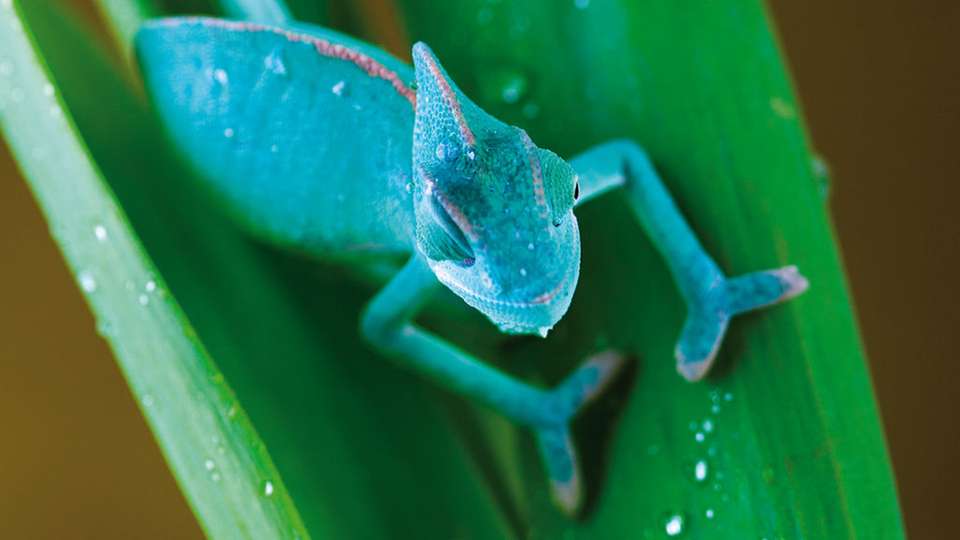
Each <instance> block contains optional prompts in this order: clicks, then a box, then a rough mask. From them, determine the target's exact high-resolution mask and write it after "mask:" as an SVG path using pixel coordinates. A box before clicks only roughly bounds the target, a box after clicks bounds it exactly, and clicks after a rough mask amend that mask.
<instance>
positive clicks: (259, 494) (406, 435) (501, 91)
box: [0, 0, 902, 538]
mask: <svg viewBox="0 0 960 540" xmlns="http://www.w3.org/2000/svg"><path fill="white" fill-rule="evenodd" d="M174 3H176V2H157V5H161V4H163V5H172V4H174ZM101 4H102V7H103V8H104V9H103V13H105V14H106V15H107V19H108V21H109V22H110V25H109V26H110V27H111V28H112V29H113V32H114V35H115V36H118V38H119V39H120V40H121V46H120V47H119V48H120V49H121V50H126V49H127V48H128V47H127V45H125V43H126V40H128V39H129V36H130V35H132V32H133V29H134V28H135V26H136V23H137V21H139V19H140V18H141V17H142V16H145V14H148V13H152V11H150V10H148V9H145V8H146V7H149V3H148V2H146V1H144V0H136V1H133V0H131V1H130V2H128V3H125V2H123V1H121V0H101ZM401 4H402V5H403V7H404V8H405V13H404V19H405V20H406V21H407V23H408V24H409V25H410V35H412V36H413V37H415V38H417V39H424V40H426V41H427V42H428V43H430V44H431V46H433V47H434V49H435V50H436V51H437V53H438V54H439V55H440V57H441V59H442V60H443V62H444V65H445V66H446V67H447V68H448V69H449V70H450V72H451V74H452V75H453V76H454V78H455V79H456V80H457V81H458V83H459V84H460V85H461V86H462V87H463V88H464V89H465V90H466V91H467V92H468V93H469V94H470V95H471V96H472V97H473V98H475V99H476V101H477V102H478V103H480V104H482V105H483V106H484V107H486V108H487V109H488V110H489V111H491V112H493V113H495V114H497V115H498V116H500V117H501V118H502V119H504V120H506V121H508V122H511V123H515V124H518V125H521V126H523V127H525V128H526V129H528V131H530V133H531V135H532V136H533V137H534V139H535V140H536V141H537V142H538V143H539V144H540V145H542V146H546V147H549V148H551V149H553V150H555V151H557V152H559V153H561V154H565V155H570V154H572V153H575V152H577V151H579V150H582V149H585V148H587V147H589V146H590V145H592V144H595V143H597V142H600V141H602V140H605V139H607V138H611V137H621V136H626V137H632V138H635V139H637V140H638V141H640V142H641V143H643V144H644V145H645V146H646V147H647V148H648V149H649V150H650V154H651V155H652V156H653V158H654V160H655V162H656V164H657V165H658V167H659V168H660V170H661V171H662V173H663V174H664V176H665V178H666V181H667V182H668V184H669V185H670V187H671V189H672V190H673V192H674V194H675V195H676V197H677V199H678V201H679V203H680V205H681V207H682V208H683V210H684V211H685V213H686V215H687V216H688V217H689V219H690V220H691V222H692V224H693V226H694V228H695V229H696V231H697V232H698V233H699V234H700V235H701V238H702V239H703V241H704V243H705V244H706V245H707V247H708V248H709V250H710V251H711V253H713V254H714V255H715V256H716V257H717V259H718V260H719V262H720V264H721V266H722V267H723V268H724V269H725V270H727V271H728V272H729V273H731V274H738V273H742V272H746V271H750V270H757V269H762V268H768V267H773V266H779V265H783V264H787V263H796V264H799V265H800V267H801V269H802V270H803V271H804V273H805V274H806V275H807V276H808V277H809V278H810V280H811V283H812V289H811V290H810V292H808V293H807V294H806V295H805V296H803V297H801V298H798V299H796V300H794V301H792V302H791V303H789V304H787V305H785V306H781V307H777V308H775V309H771V310H768V311H764V312H760V313H757V314H753V315H750V316H747V317H741V318H740V319H738V320H736V321H735V322H734V324H733V326H732V328H731V331H730V334H729V336H728V339H727V341H726V343H725V345H724V348H723V350H722V352H721V357H720V360H719V366H718V369H717V372H716V373H715V374H713V375H712V376H711V378H709V379H708V380H707V381H706V382H704V383H701V384H698V385H689V384H687V383H684V382H683V381H682V380H681V379H680V378H679V376H677V375H676V374H675V372H674V369H673V360H672V347H673V342H674V339H675V337H676V334H677V333H678V331H679V328H680V325H681V323H682V320H683V316H684V308H683V305H682V303H681V301H680V298H679V295H678V294H677V293H676V292H675V289H674V287H673V284H672V283H671V281H670V279H669V275H668V274H667V272H666V268H665V267H664V265H663V263H662V261H660V260H659V258H658V257H657V256H656V254H655V252H654V251H653V249H652V247H651V245H650V244H649V242H648V241H647V240H646V238H644V237H643V234H642V232H641V230H640V228H639V227H638V225H637V224H636V223H635V221H634V220H633V219H632V217H631V215H630V214H629V211H628V210H627V208H626V207H625V205H624V204H623V203H622V202H620V201H619V200H618V199H617V198H616V197H612V196H608V197H606V198H605V199H602V200H599V201H597V202H595V203H591V204H590V205H588V206H587V207H585V208H584V209H583V211H582V212H578V213H579V214H580V223H581V227H582V239H583V242H584V246H583V255H584V259H583V268H582V272H581V276H582V277H581V285H580V288H579V291H578V293H577V295H576V297H575V299H574V305H573V308H572V310H571V312H570V314H568V316H567V317H566V318H565V320H564V321H562V322H561V324H560V325H559V326H558V327H557V328H556V329H555V330H554V332H553V333H552V334H551V338H550V339H549V340H546V341H541V340H533V339H526V340H517V339H513V340H504V339H503V337H502V336H500V335H498V334H496V332H495V331H494V330H492V329H490V328H489V325H485V323H484V322H483V320H482V319H481V318H480V317H478V316H476V315H475V314H473V315H468V316H467V318H463V317H453V316H451V317H448V316H447V315H448V313H454V312H455V311H456V310H450V309H449V306H447V305H446V304H444V303H443V302H442V301H441V302H440V303H439V305H438V307H437V309H436V310H433V311H434V316H433V317H432V318H431V321H430V322H431V323H432V326H434V327H435V328H437V329H438V330H439V331H441V332H443V333H445V335H453V336H457V339H458V341H462V342H463V343H466V344H468V345H469V348H470V349H471V350H473V351H475V352H477V353H478V354H481V355H482V356H483V357H484V358H491V359H493V360H495V361H496V362H497V363H499V364H501V365H503V366H505V367H506V368H508V369H509V370H511V371H513V372H515V373H518V374H521V375H522V376H524V377H526V378H528V379H532V380H539V381H542V382H544V383H552V382H555V381H557V380H559V379H560V378H561V377H562V376H563V375H564V374H565V373H567V372H569V370H570V369H572V367H573V366H574V365H576V364H577V363H578V362H579V360H581V359H582V357H583V356H584V355H585V354H587V353H588V352H590V351H593V350H596V349H598V348H600V347H605V346H615V347H618V348H622V349H625V350H627V351H631V352H634V353H636V355H637V357H638V360H637V362H636V369H635V370H634V373H633V374H632V376H627V377H625V378H624V379H623V380H622V381H621V383H620V384H619V386H618V387H617V388H616V389H615V390H614V392H613V393H612V394H611V395H610V396H608V397H607V398H606V399H604V400H602V401H600V402H599V403H598V404H597V405H596V406H595V407H594V408H593V410H592V411H589V412H588V414H587V415H586V416H585V417H583V418H581V420H580V421H579V422H578V425H577V432H578V433H577V436H578V444H579V445H580V448H581V451H582V452H581V454H582V459H583V462H584V465H585V479H586V481H587V483H588V493H589V501H588V508H587V511H586V513H585V515H584V516H583V517H582V518H581V519H579V520H576V521H571V520H569V519H567V518H564V517H562V516H561V515H560V514H559V513H558V512H557V511H556V510H555V509H554V508H553V507H552V506H551V505H550V504H549V502H548V495H547V492H546V484H545V482H544V478H543V473H542V471H541V470H540V467H541V465H540V463H539V460H538V459H537V457H536V456H535V454H534V451H533V447H532V443H531V441H530V439H529V437H528V436H527V435H526V434H524V435H522V436H519V437H518V436H517V434H518V433H520V432H518V431H517V430H515V429H514V428H513V427H511V426H509V425H507V424H506V423H505V422H503V421H502V420H500V419H498V418H495V417H493V416H491V415H489V414H488V413H486V412H483V411H476V410H474V408H473V407H472V406H470V405H467V404H465V403H463V402H462V401H461V400H459V399H457V398H455V397H452V396H449V395H446V394H444V393H442V392H439V391H437V390H436V389H435V388H433V387H432V386H431V385H429V384H428V383H425V382H423V381H421V380H420V379H418V378H416V377H414V376H412V375H410V374H407V373H404V372H401V371H399V370H398V369H396V368H395V367H393V366H392V365H391V364H389V363H387V362H385V361H384V360H383V359H382V358H381V357H379V356H377V355H375V354H373V353H372V352H371V351H370V350H369V349H368V348H367V347H366V346H365V345H363V344H362V343H361V341H360V340H359V339H358V337H357V333H356V321H357V315H358V313H359V310H360V308H361V306H362V305H363V303H364V302H365V301H366V300H367V299H369V297H370V294H371V291H372V288H371V287H368V286H365V285H364V284H362V283H356V282H355V281H352V280H350V279H349V278H348V276H345V275H343V274H342V273H340V272H339V271H338V270H336V269H333V268H330V267H326V266H322V265H317V264H316V263H315V262H313V261H306V260H302V259H299V258H296V257H294V256H290V255H283V254H280V253H277V252H274V251H271V250H270V249H268V248H266V247H264V246H259V245H255V244H253V243H251V242H250V241H249V240H248V239H247V238H245V237H243V236H241V235H240V234H239V233H238V232H237V231H236V230H235V228H234V227H233V226H232V224H230V223H229V222H227V221H226V220H225V219H224V218H223V217H222V216H220V215H219V214H218V212H217V210H216V208H215V205H213V204H211V203H210V201H208V200H207V199H206V198H205V197H204V196H203V195H201V194H200V193H198V192H197V190H196V189H195V187H196V183H195V182H194V181H193V180H192V178H191V172H190V171H189V170H185V169H184V167H183V165H182V164H181V163H179V162H178V160H177V159H176V158H175V156H174V155H173V154H172V152H171V151H170V149H169V147H168V145H167V144H166V142H165V140H164V139H163V137H162V136H161V133H160V132H159V128H158V125H157V123H156V122H155V121H154V119H153V118H152V116H151V115H150V113H149V111H148V108H147V106H146V104H145V103H143V102H142V99H141V97H140V95H139V94H138V92H137V90H136V89H135V88H134V87H131V85H130V83H129V80H128V79H125V78H124V75H123V74H122V72H121V69H120V68H118V67H116V66H114V65H112V64H111V63H110V62H109V61H108V60H107V54H106V53H105V51H102V50H100V49H98V48H97V47H96V46H95V45H94V44H95V40H94V39H93V37H92V36H91V35H90V34H89V32H88V31H86V30H84V29H81V28H78V27H77V26H75V25H76V22H75V19H74V18H73V17H69V16H67V17H64V16H63V13H62V9H63V8H57V7H52V6H51V4H50V3H47V2H24V3H23V6H22V7H24V8H27V9H26V11H27V13H26V15H27V17H26V19H20V18H19V17H18V16H17V14H16V13H14V12H13V11H11V10H9V9H6V8H4V7H2V6H5V5H6V4H5V3H4V2H3V1H0V28H4V31H3V32H0V129H2V131H3V134H4V136H5V139H6V140H7V142H8V144H10V146H11V148H12V149H13V151H14V154H15V155H16V157H17V159H18V162H19V163H20V166H21V168H22V169H23V171H24V175H25V176H26V177H27V179H28V181H29V182H30V185H31V187H32V188H33V190H34V192H35V194H36V196H37V198H38V200H39V201H40V204H41V206H42V208H43V210H44V212H45V213H46V215H47V219H48V220H49V222H50V224H51V230H52V231H53V233H54V236H55V239H56V240H57V242H58V243H59V244H60V246H61V248H62V249H63V251H64V254H65V257H66V259H67V262H68V264H69V265H70V266H71V268H72V269H73V271H74V272H75V273H76V275H77V276H78V282H79V284H80V286H81V288H85V289H87V291H86V296H87V298H88V300H89V301H90V304H91V307H92V309H93V311H94V312H95V314H96V315H97V319H98V322H99V327H100V330H101V332H102V333H103V335H104V336H105V337H106V338H107V339H108V340H109V342H110V343H111V346H112V347H113V348H114V351H115V353H116V355H117V360H118V363H119V364H120V366H121V367H122V369H123V370H124V373H125V374H126V376H127V378H128V381H129V384H130V386H131V389H132V391H133V393H134V395H136V396H137V398H138V400H139V401H140V403H141V407H142V409H143V411H144V414H145V417H146V418H147V421H148V423H149V424H150V426H151V428H152V429H153V431H154V433H155V435H156V437H157V440H158V443H159V444H160V446H161V448H162V449H163V451H164V454H165V455H166V457H167V460H168V462H169V464H170V466H171V470H172V471H173V473H174V475H175V476H176V478H177V479H178V482H179V483H180V486H181V488H182V489H183V491H184V494H185V496H186V498H187V500H188V501H189V503H190V504H191V506H192V507H193V509H194V511H195V512H196V514H197V517H198V519H199V521H200V523H201V525H202V526H203V527H204V529H205V530H206V532H207V533H208V534H209V535H210V536H212V537H235V536H241V537H252V538H274V537H294V536H300V537H305V536H307V528H308V529H309V532H310V533H311V534H313V535H315V536H317V537H331V538H397V537H413V538H451V537H471V538H506V537H517V536H522V537H536V538H577V537H582V538H635V537H660V536H663V535H666V534H667V532H668V529H667V526H668V525H670V527H671V529H670V530H671V531H675V528H677V527H678V526H679V528H681V529H682V534H684V535H685V537H700V538H744V537H747V538H749V537H754V538H763V537H766V538H780V537H783V538H793V537H812V538H833V537H845V536H846V537H850V536H856V537H864V538H898V537H902V528H901V524H900V517H899V510H898V508H897V501H896V496H895V492H894V487H893V481H892V477H891V474H890V466H889V462H888V459H887V455H886V451H885V448H884V444H883V438H882V433H881V431H880V426H879V422H878V420H877V413H876V409H875V405H874V402H873V395H872V391H871V388H870V383H869V376H868V373H867V371H866V369H865V365H864V358H863V353H862V351H861V348H860V345H859V340H858V337H857V332H856V327H855V323H854V319H853V316H852V309H851V306H850V300H849V296H848V293H847V291H846V287H845V284H844V280H843V274H842V269H841V267H840V263H839V259H838V257H837V253H836V248H835V246H834V243H833V238H832V234H831V230H830V225H829V220H828V217H827V214H826V212H825V209H824V207H823V201H822V197H821V186H820V185H819V183H818V178H817V176H816V174H815V172H814V165H813V160H812V156H811V154H810V151H809V147H808V144H807V141H806V138H805V135H804V131H803V126H802V123H801V121H800V117H801V115H800V112H799V108H798V106H797V105H796V101H795V99H794V98H793V94H792V90H791V88H790V84H789V80H788V78H787V76H786V74H785V71H784V69H783V66H782V60H781V55H780V53H779V51H778V49H777V46H776V42H775V39H774V36H773V35H772V33H771V31H770V29H769V27H768V23H767V19H766V16H765V14H764V11H763V9H762V6H761V5H760V3H759V2H757V1H755V0H754V1H748V2H741V1H738V0H717V1H715V2H709V3H700V4H697V5H696V6H690V5H687V4H683V5H682V6H681V5H680V4H678V3H676V2H671V1H670V0H643V1H640V2H626V1H624V0H620V1H610V2H603V1H600V0H592V1H590V2H588V1H581V0H577V1H576V2H552V1H547V0H530V1H527V2H522V3H520V2H516V3H514V2H496V3H493V2H485V1H480V0H465V1H461V2H440V3H438V2H426V1H423V0H404V1H403V2H401ZM307 5H311V4H309V3H307V2H306V0H304V1H303V2H297V3H295V5H293V7H294V10H293V11H294V13H298V14H301V13H302V12H301V9H302V8H301V6H307ZM57 10H60V11H57ZM131 10H133V11H131ZM130 14H132V16H130ZM21 20H25V23H23V24H22V23H21V22H20V21H21ZM23 26H25V27H26V30H27V31H26V33H24V32H20V31H9V32H8V31H7V30H6V29H7V28H21V27H23ZM381 26H382V25H377V24H367V25H366V27H368V28H381ZM450 28H456V29H457V31H456V32H451V31H449V29H450ZM51 74H52V75H53V77H51ZM48 85H49V86H48ZM118 202H119V204H118ZM101 227H102V228H101ZM638 278H640V279H638ZM149 283H153V285H152V286H151V285H148V284H149ZM148 289H149V290H148ZM181 307H182V310H181ZM437 314H439V316H438V315H437ZM188 321H189V322H188ZM207 351H209V353H210V354H209V355H208V354H207ZM211 357H212V358H215V359H216V360H217V364H216V365H215V364H214V363H213V361H212V360H211ZM241 406H242V407H241ZM244 411H246V413H245V412H244ZM247 414H249V420H248V417H247ZM251 420H252V422H253V425H256V427H257V432H259V435H260V436H259V437H258V435H257V432H254V429H253V427H252V425H251V423H250V421H251ZM698 433H699V434H700V435H698ZM698 439H702V442H701V441H699V440H698ZM267 449H269V454H268V452H267ZM210 463H212V467H211V466H210ZM699 463H702V465H699V466H698V464H699ZM274 464H275V465H274ZM281 477H282V480H281ZM698 477H702V480H700V479H699V478H698ZM267 482H270V484H269V487H268V484H267ZM294 501H295V502H296V508H294ZM298 511H299V513H298ZM708 511H709V512H710V514H709V516H708ZM299 516H302V519H303V521H302V523H301V521H300V517H299ZM678 520H682V523H681V521H678Z"/></svg>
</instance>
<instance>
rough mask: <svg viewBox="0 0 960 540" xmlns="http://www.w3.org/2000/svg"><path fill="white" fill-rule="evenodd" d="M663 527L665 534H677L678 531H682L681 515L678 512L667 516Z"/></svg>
mask: <svg viewBox="0 0 960 540" xmlns="http://www.w3.org/2000/svg"><path fill="white" fill-rule="evenodd" d="M663 529H664V531H666V533H667V536H679V535H680V533H682V532H683V516H681V515H680V514H673V515H671V516H669V517H668V518H667V521H666V523H665V524H664V526H663Z"/></svg>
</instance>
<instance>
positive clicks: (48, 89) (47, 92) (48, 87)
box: [43, 83, 53, 97]
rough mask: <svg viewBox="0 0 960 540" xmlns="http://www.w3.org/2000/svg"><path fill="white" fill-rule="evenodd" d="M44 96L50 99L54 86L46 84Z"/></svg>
mask: <svg viewBox="0 0 960 540" xmlns="http://www.w3.org/2000/svg"><path fill="white" fill-rule="evenodd" d="M43 95H45V96H47V97H50V96H52V95H53V85H52V84H50V83H46V84H44V85H43Z"/></svg>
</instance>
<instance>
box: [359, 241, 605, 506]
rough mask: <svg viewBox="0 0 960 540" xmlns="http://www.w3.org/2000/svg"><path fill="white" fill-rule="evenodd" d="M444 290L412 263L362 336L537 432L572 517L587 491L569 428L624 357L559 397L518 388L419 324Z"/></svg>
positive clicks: (579, 375) (378, 303)
mask: <svg viewBox="0 0 960 540" xmlns="http://www.w3.org/2000/svg"><path fill="white" fill-rule="evenodd" d="M439 286H440V284H439V282H438V281H437V279H436V277H435V276H434V274H433V272H431V271H430V268H429V267H428V266H427V264H426V262H425V261H424V260H423V258H422V256H421V255H419V254H417V255H414V256H413V257H411V259H410V261H409V262H408V263H407V264H406V265H405V266H404V267H403V269H402V270H400V272H399V273H398V274H397V275H396V276H395V277H394V278H393V279H392V280H391V281H390V282H389V283H388V284H387V285H386V286H385V287H384V288H383V289H382V290H381V291H380V292H379V293H377V295H376V296H375V297H374V298H373V300H371V301H370V303H369V305H368V306H367V308H366V310H365V311H364V314H363V317H362V321H361V330H362V333H363V335H364V337H365V338H366V339H367V340H368V341H369V342H370V343H371V344H372V345H373V346H374V347H376V348H377V349H378V350H380V351H381V352H382V353H383V354H385V355H387V356H389V357H391V358H392V359H394V360H396V361H398V362H400V363H401V364H403V365H406V366H409V367H411V368H413V369H415V370H416V371H418V372H420V373H422V374H423V375H426V376H427V377H428V378H430V379H431V380H433V381H434V382H436V383H438V384H440V385H441V386H443V387H445V388H447V389H449V390H452V391H454V392H457V393H459V394H463V395H465V396H468V397H471V398H473V399H474V400H476V401H478V402H480V403H482V404H483V405H486V406H487V407H489V408H491V409H493V410H495V411H497V412H499V413H500V414H503V415H504V416H506V417H508V418H510V419H511V420H513V421H514V422H517V423H519V424H522V425H524V426H526V427H530V428H532V429H533V430H534V433H535V435H536V438H537V444H538V447H539V449H540V454H541V455H542V456H543V459H544V463H545V466H546V470H547V474H548V476H549V479H550V485H551V492H552V495H553V498H554V501H555V502H556V503H557V504H558V505H559V506H560V507H561V508H562V509H563V510H564V511H566V512H567V513H573V512H575V511H576V509H577V508H578V506H579V503H580V497H581V495H580V492H581V490H580V480H579V474H578V470H577V461H576V453H575V450H574V447H573V443H572V441H571V439H570V433H569V422H570V420H571V418H572V417H573V416H575V415H576V413H577V412H578V411H579V410H580V409H581V408H582V406H583V405H584V404H585V403H586V402H588V401H589V400H590V399H591V398H592V397H594V396H596V395H597V394H598V393H599V392H601V391H602V390H603V388H604V387H605V386H606V385H607V383H608V382H609V381H610V380H611V379H612V377H613V375H614V374H615V373H616V371H617V370H618V368H619V367H620V365H621V357H620V356H619V355H617V354H614V353H602V354H600V355H597V356H595V357H593V358H591V359H589V360H588V361H587V362H585V363H584V364H583V365H582V366H581V367H580V368H579V369H577V370H576V371H575V372H574V373H573V374H571V375H570V376H569V377H568V378H567V379H566V380H565V381H563V382H562V383H561V384H559V385H558V386H557V387H556V388H554V389H553V390H544V389H540V388H537V387H534V386H531V385H529V384H526V383H524V382H521V381H518V380H517V379H515V378H513V377H511V376H509V375H507V374H505V373H503V372H501V371H499V370H497V369H495V368H492V367H490V366H488V365H486V364H483V363H482V362H480V361H479V360H477V359H476V358H474V357H472V356H470V355H469V354H467V353H465V352H463V351H461V350H459V349H458V348H456V346H454V345H452V344H450V343H449V342H447V341H446V340H444V339H442V338H440V337H438V336H436V335H434V334H431V333H430V332H427V331H425V330H423V329H422V328H420V327H419V326H417V325H416V324H415V322H414V319H415V317H416V315H417V313H418V312H419V311H420V310H421V309H422V307H423V305H424V304H425V302H426V301H427V300H428V299H429V298H430V296H431V295H432V293H433V292H434V291H435V290H436V289H437V288H438V287H439Z"/></svg>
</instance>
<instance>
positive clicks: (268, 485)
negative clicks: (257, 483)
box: [263, 480, 273, 497]
mask: <svg viewBox="0 0 960 540" xmlns="http://www.w3.org/2000/svg"><path fill="white" fill-rule="evenodd" d="M263 494H264V495H266V496H267V497H269V496H271V495H273V482H271V481H269V480H267V481H266V482H264V484H263Z"/></svg>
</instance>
